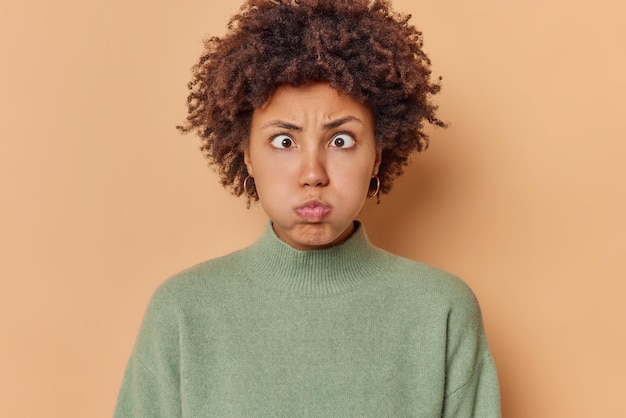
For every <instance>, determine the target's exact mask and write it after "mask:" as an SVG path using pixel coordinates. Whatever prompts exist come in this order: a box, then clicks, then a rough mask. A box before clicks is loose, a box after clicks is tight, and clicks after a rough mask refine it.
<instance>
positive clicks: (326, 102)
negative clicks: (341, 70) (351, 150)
mask: <svg viewBox="0 0 626 418" xmlns="http://www.w3.org/2000/svg"><path fill="white" fill-rule="evenodd" d="M307 115H315V117H317V118H323V119H327V118H328V119H331V118H334V117H343V116H346V115H353V116H357V117H359V118H365V119H370V118H371V112H370V110H369V108H368V107H367V106H365V105H363V104H361V103H359V102H357V101H356V100H354V99H353V98H352V97H350V96H347V95H344V94H341V93H340V92H338V91H337V90H335V89H333V88H332V87H331V86H330V84H328V83H309V84H305V85H303V86H291V85H282V86H280V87H278V88H277V89H276V90H275V91H274V92H273V93H272V95H271V96H270V98H269V99H268V100H267V101H266V102H265V103H264V104H263V105H262V106H261V107H260V108H258V109H256V110H255V111H254V115H253V118H254V117H256V118H274V117H281V118H286V119H289V120H297V119H301V118H304V117H307Z"/></svg>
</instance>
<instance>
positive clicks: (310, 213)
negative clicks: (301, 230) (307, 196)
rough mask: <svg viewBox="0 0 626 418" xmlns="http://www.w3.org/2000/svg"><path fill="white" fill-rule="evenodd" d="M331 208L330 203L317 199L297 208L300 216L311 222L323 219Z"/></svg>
mask: <svg viewBox="0 0 626 418" xmlns="http://www.w3.org/2000/svg"><path fill="white" fill-rule="evenodd" d="M331 210H332V208H331V207H330V206H329V205H327V204H326V203H324V202H322V201H320V200H316V199H315V200H309V201H307V202H305V203H304V204H302V205H300V206H298V207H296V209H295V211H296V213H297V214H298V216H300V217H301V218H303V219H305V220H307V221H310V222H320V221H322V220H323V219H324V218H325V217H326V216H328V214H329V213H330V211H331Z"/></svg>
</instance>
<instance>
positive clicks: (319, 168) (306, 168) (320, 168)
mask: <svg viewBox="0 0 626 418" xmlns="http://www.w3.org/2000/svg"><path fill="white" fill-rule="evenodd" d="M299 163H300V173H299V182H300V185H301V186H306V187H324V186H326V185H327V184H328V180H329V178H328V172H327V170H326V156H325V154H324V152H323V151H321V150H319V149H317V148H313V149H308V150H304V151H303V152H302V153H301V155H300V162H299Z"/></svg>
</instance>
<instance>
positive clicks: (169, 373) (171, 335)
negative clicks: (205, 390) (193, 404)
mask: <svg viewBox="0 0 626 418" xmlns="http://www.w3.org/2000/svg"><path fill="white" fill-rule="evenodd" d="M161 293H162V292H159V291H157V293H155V295H154V296H153V298H152V300H151V301H150V304H149V306H148V309H147V312H146V314H145V316H144V320H143V322H142V325H141V328H140V331H139V336H138V337H137V341H136V343H135V347H134V349H133V352H132V354H131V357H130V360H129V361H128V365H127V366H126V372H125V375H124V378H123V380H122V386H121V389H120V392H119V396H118V400H117V404H116V407H115V414H114V417H115V418H126V417H129V418H130V417H132V418H144V417H145V418H148V417H149V418H160V417H163V418H165V417H167V418H176V417H180V416H181V415H182V414H181V402H180V372H179V368H180V367H179V358H180V356H179V343H178V340H179V339H178V326H177V321H176V316H175V315H174V314H173V312H172V309H170V307H171V306H170V305H168V303H167V301H166V298H164V297H163V295H162V294H161Z"/></svg>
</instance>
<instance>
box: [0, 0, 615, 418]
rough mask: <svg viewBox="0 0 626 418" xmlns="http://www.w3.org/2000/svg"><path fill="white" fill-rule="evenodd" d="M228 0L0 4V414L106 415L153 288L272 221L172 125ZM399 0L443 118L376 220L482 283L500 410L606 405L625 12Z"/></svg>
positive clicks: (566, 411) (541, 412) (608, 412)
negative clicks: (224, 183) (418, 36)
mask: <svg viewBox="0 0 626 418" xmlns="http://www.w3.org/2000/svg"><path fill="white" fill-rule="evenodd" d="M239 4H240V3H239V1H237V2H233V1H219V2H218V1H210V0H204V1H197V0H195V1H192V0H184V1H179V2H172V1H160V0H156V1H155V0H152V1H147V0H108V1H90V0H87V1H85V0H81V1H79V0H56V1H54V2H52V1H45V0H30V1H24V2H18V1H3V2H2V4H1V5H0V56H1V60H2V61H1V62H2V65H1V66H0V118H1V119H0V120H1V123H0V211H1V215H0V257H1V262H0V277H1V279H0V280H1V285H0V286H1V287H0V321H1V322H0V362H1V363H0V375H1V377H0V397H1V398H0V416H2V417H97V418H99V417H110V416H111V415H112V412H113V407H114V404H115V399H116V396H117V391H118V389H119V385H120V382H121V379H122V374H123V371H124V367H125V364H126V361H127V359H128V356H129V354H130V352H131V349H132V346H133V343H134V340H135V337H136V334H137V331H138V327H139V324H140V321H141V318H142V315H143V312H144V310H145V308H146V304H147V301H148V299H149V297H150V296H151V294H152V292H153V291H154V289H155V288H156V287H157V286H158V285H159V284H160V283H161V282H162V281H163V280H165V279H166V278H167V277H169V276H170V275H172V274H174V273H175V272H177V271H179V270H181V269H183V268H186V267H188V266H190V265H192V264H194V263H197V262H199V261H201V260H205V259H208V258H213V257H216V256H219V255H222V254H226V253H228V252H230V251H233V250H235V249H238V248H241V247H243V246H245V245H248V244H250V243H251V242H253V241H254V240H255V239H256V238H257V236H258V235H259V233H260V232H261V230H262V229H263V228H264V226H265V223H266V218H265V216H264V214H263V213H262V211H261V210H260V208H259V207H253V208H252V209H250V210H246V208H245V202H244V201H243V200H242V199H236V198H234V197H232V196H230V195H229V194H228V193H227V192H226V191H224V190H222V189H221V187H220V186H219V184H218V181H217V176H216V175H215V174H214V173H213V172H212V171H211V170H210V169H209V168H207V167H206V164H205V161H204V160H203V157H202V155H201V153H200V151H199V150H198V145H199V143H198V141H197V140H196V139H195V138H194V137H191V136H188V137H186V136H180V135H179V134H178V132H177V131H176V130H175V125H176V124H178V123H180V122H181V121H182V120H183V119H184V117H185V115H186V113H185V112H186V109H185V99H186V95H187V90H186V83H187V82H188V80H189V78H190V67H191V66H192V65H193V64H194V62H195V60H196V58H197V57H198V56H199V54H200V53H201V51H202V42H201V41H202V39H203V38H205V37H207V36H209V35H215V34H222V33H223V32H224V30H225V25H226V21H227V18H228V17H229V16H231V15H232V14H233V13H234V12H235V11H236V10H237V9H238V7H239ZM394 5H395V7H396V9H397V10H399V11H403V12H408V13H411V14H412V15H413V18H412V22H413V23H414V24H415V25H417V26H418V27H419V28H421V29H422V30H423V32H424V35H425V49H426V50H427V51H428V53H429V54H430V56H431V58H432V61H433V70H434V73H435V74H436V75H437V76H439V75H441V76H443V78H444V81H443V85H444V89H443V91H442V93H441V95H440V96H439V98H438V103H439V105H440V116H441V117H442V118H443V119H444V120H446V121H448V122H450V124H451V125H450V128H449V129H447V130H441V129H433V130H431V131H430V132H431V139H432V141H431V147H430V148H429V149H428V150H427V151H426V152H425V153H423V154H421V155H419V156H416V157H415V158H414V159H413V163H412V165H411V167H410V168H409V169H407V171H406V174H405V176H404V177H402V178H401V179H400V180H398V182H397V185H396V188H395V189H394V190H393V191H392V193H391V194H390V195H388V196H384V197H383V200H382V203H381V204H380V205H375V204H372V203H373V202H370V204H368V206H367V208H366V209H365V211H364V213H363V215H362V217H361V219H362V220H363V221H364V222H365V225H366V228H367V231H368V234H369V235H370V238H371V239H372V241H373V242H374V243H376V244H377V245H379V246H381V247H382V248H384V249H386V250H388V251H391V252H394V253H397V254H400V255H403V256H406V257H410V258H412V259H416V260H420V261H423V262H426V263H430V264H432V265H435V266H437V267H440V268H443V269H446V270H448V271H451V272H453V273H454V274H456V275H458V276H461V277H462V278H464V279H465V280H466V281H467V282H468V283H469V284H470V286H471V287H472V288H473V289H474V291H475V292H476V294H477V296H478V298H479V300H480V302H481V306H482V309H483V314H484V319H485V324H486V329H487V334H488V338H489V341H490V345H491V348H492V351H493V355H494V357H495V360H496V363H497V366H498V369H499V373H500V380H501V386H502V401H503V412H504V416H505V417H506V418H529V417H532V418H582V417H616V416H620V414H623V410H624V406H623V395H624V382H625V378H626V361H625V358H624V353H625V352H626V304H625V303H624V302H623V299H624V293H625V291H626V284H625V283H624V279H625V278H626V267H625V265H626V263H625V245H624V239H625V233H626V222H625V220H624V214H625V213H626V191H625V190H626V188H625V187H624V180H625V179H626V168H625V167H626V165H625V164H624V163H623V160H624V156H625V155H626V141H625V140H626V128H625V124H624V120H625V116H624V113H625V110H626V107H625V106H624V96H625V95H626V82H625V79H626V78H625V77H624V74H626V57H625V56H624V51H626V46H625V40H626V25H624V24H623V16H624V14H625V13H626V6H624V4H623V2H618V1H617V0H596V1H593V2H591V1H577V0H574V1H566V0H529V1H523V2H522V1H516V2H503V1H496V0H474V1H465V0H448V1H426V0H417V1H416V0H396V1H395V2H394Z"/></svg>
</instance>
